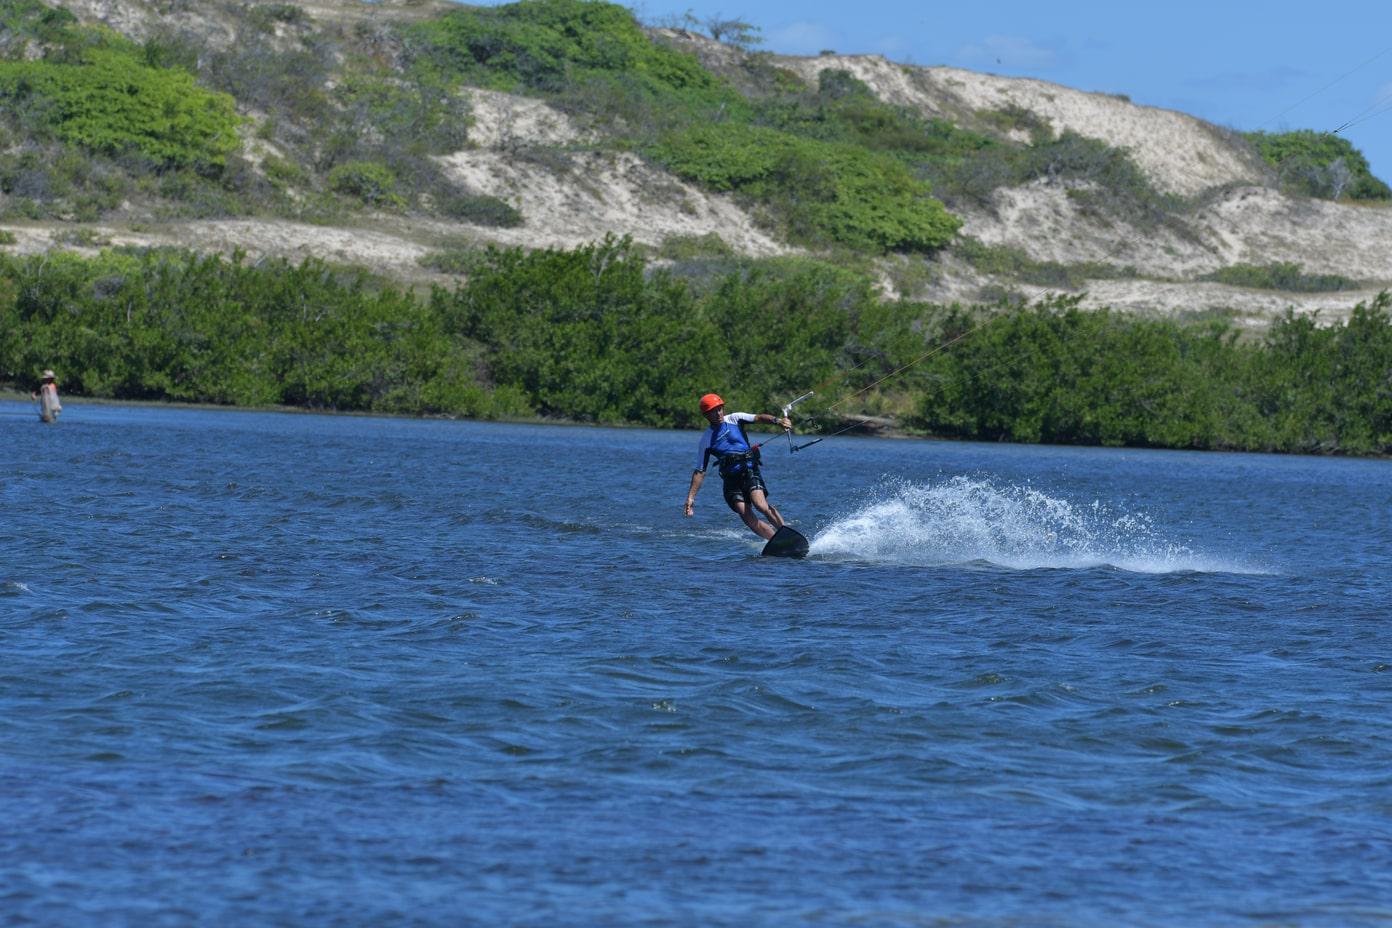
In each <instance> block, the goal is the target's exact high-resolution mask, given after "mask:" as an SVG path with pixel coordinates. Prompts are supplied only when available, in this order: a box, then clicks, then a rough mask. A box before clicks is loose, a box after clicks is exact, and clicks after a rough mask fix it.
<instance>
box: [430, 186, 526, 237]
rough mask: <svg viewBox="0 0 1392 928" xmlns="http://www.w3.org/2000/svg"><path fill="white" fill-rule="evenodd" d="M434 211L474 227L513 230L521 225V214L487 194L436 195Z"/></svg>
mask: <svg viewBox="0 0 1392 928" xmlns="http://www.w3.org/2000/svg"><path fill="white" fill-rule="evenodd" d="M434 200H435V211H436V212H438V213H439V214H440V215H442V216H448V217H449V218H451V219H458V220H459V221H461V222H467V223H471V224H473V225H476V226H492V227H495V228H507V229H510V228H515V227H516V226H520V225H522V222H523V219H522V214H521V213H520V212H518V210H517V209H516V208H515V207H513V206H512V205H511V204H508V203H505V202H504V201H502V200H500V199H498V198H497V197H493V196H488V195H487V194H474V193H460V192H458V191H446V192H444V193H440V194H436V195H435V196H434Z"/></svg>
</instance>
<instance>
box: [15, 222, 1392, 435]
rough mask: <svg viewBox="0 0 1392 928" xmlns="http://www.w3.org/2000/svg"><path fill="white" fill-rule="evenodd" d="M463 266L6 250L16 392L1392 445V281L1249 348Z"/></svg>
mask: <svg viewBox="0 0 1392 928" xmlns="http://www.w3.org/2000/svg"><path fill="white" fill-rule="evenodd" d="M469 265H470V266H469V267H468V268H467V276H466V277H465V279H464V280H463V282H461V283H459V284H458V285H457V286H455V287H454V288H453V289H446V288H443V287H438V286H437V287H435V288H433V289H432V290H431V292H430V293H429V294H428V295H417V294H415V293H413V292H412V291H410V290H408V289H405V288H403V287H402V286H400V285H398V284H396V283H393V282H391V281H386V280H383V279H380V278H374V277H372V276H370V275H368V274H367V273H365V272H363V271H360V270H354V269H345V268H338V267H334V266H331V265H328V264H325V263H323V262H321V261H317V260H308V261H305V262H303V263H301V264H298V265H295V264H291V263H288V262H285V261H260V262H257V263H255V264H249V263H247V262H246V261H245V260H244V258H243V256H242V255H239V254H234V255H232V256H230V257H222V256H216V255H212V256H209V255H198V254H193V253H188V252H182V251H175V250H136V249H109V250H107V251H104V252H100V253H99V254H98V255H96V256H95V257H81V256H78V255H76V254H71V253H49V254H45V255H34V256H28V257H16V256H8V255H0V333H2V334H3V338H0V384H5V385H9V386H12V387H14V388H15V389H17V390H18V391H20V394H21V395H22V396H27V390H28V389H29V388H30V387H31V386H32V381H33V379H34V378H35V377H36V375H37V373H38V372H39V371H40V370H42V369H44V368H48V367H51V368H54V369H55V370H58V371H59V375H60V384H61V389H62V391H63V394H64V396H65V397H88V398H92V399H111V400H136V401H155V402H180V403H202V404H209V405H213V406H233V407H241V408H263V409H264V408H277V407H282V408H291V409H304V410H308V411H326V412H328V411H336V412H366V413H386V414H401V415H411V416H450V417H458V418H472V419H485V420H487V419H492V420H506V421H543V422H573V423H576V424H596V425H610V426H618V425H637V426H655V427H678V428H692V427H698V426H699V425H700V422H699V416H698V415H697V414H696V411H695V408H694V400H693V398H694V397H696V396H699V395H700V394H701V393H702V392H707V391H709V390H711V389H719V390H720V391H721V393H722V395H725V396H726V397H727V398H729V400H730V402H731V404H732V405H735V406H739V407H741V408H765V407H769V406H771V405H776V404H777V403H778V402H781V401H786V400H787V399H791V398H792V397H794V396H797V395H800V394H801V393H804V392H806V391H807V390H810V389H815V390H817V392H818V395H817V396H816V397H814V398H813V400H810V401H808V402H807V403H805V404H804V405H803V407H801V408H800V410H799V411H800V412H802V413H803V415H802V417H800V419H799V423H800V426H801V430H802V431H803V432H806V433H818V432H823V433H824V432H828V431H833V430H835V429H839V428H843V427H845V426H847V425H851V424H852V423H853V422H855V421H857V420H861V419H863V418H864V417H869V418H870V419H871V420H873V421H874V422H877V423H883V422H885V421H891V422H893V423H895V428H896V429H897V430H901V431H903V432H904V433H906V434H908V435H915V436H922V437H933V438H948V439H969V440H983V441H1011V442H1024V443H1042V444H1074V445H1104V446H1129V447H1153V448H1178V449H1186V448H1187V449H1201V450H1234V451H1275V452H1292V453H1315V454H1350V455H1384V454H1387V453H1389V452H1392V297H1390V296H1389V295H1388V294H1387V293H1383V294H1381V295H1380V296H1379V297H1378V298H1377V299H1375V300H1373V301H1372V302H1371V303H1365V304H1359V305H1358V306H1357V307H1355V308H1354V309H1353V311H1352V312H1351V313H1350V315H1349V317H1348V319H1347V320H1346V321H1344V322H1338V323H1334V324H1331V325H1327V326H1322V325H1318V324H1317V321H1316V320H1314V319H1312V318H1310V317H1307V316H1296V315H1294V314H1287V315H1286V316H1285V317H1283V318H1281V319H1278V320H1277V321H1276V322H1275V323H1274V324H1273V325H1272V327H1271V328H1270V329H1269V330H1268V331H1267V332H1266V333H1265V334H1264V335H1262V336H1260V337H1253V336H1249V335H1244V334H1243V333H1241V332H1240V331H1239V330H1237V329H1235V328H1234V327H1232V326H1231V325H1230V324H1229V323H1227V322H1225V321H1222V320H1212V319H1208V320H1203V321H1182V320H1170V319H1149V318H1142V317H1137V316H1133V315H1128V314H1123V313H1117V312H1113V311H1110V310H1087V311H1084V310H1081V309H1080V308H1079V306H1078V303H1079V300H1078V298H1076V297H1069V298H1063V297H1055V298H1051V299H1046V300H1043V301H1040V302H1037V303H1035V304H1033V305H1030V306H1023V307H1020V306H1009V305H999V306H993V307H987V306H977V307H961V306H939V305H933V304H921V303H908V302H890V301H886V300H884V299H882V298H880V297H879V296H878V295H877V294H876V292H875V290H874V288H873V286H872V282H871V280H870V278H869V277H868V275H865V274H862V273H857V272H854V271H850V270H847V269H845V268H843V267H838V266H834V265H831V264H828V263H825V262H822V261H818V260H815V259H810V258H779V259H763V260H750V259H742V258H735V257H729V256H721V257H710V258H702V259H696V260H690V261H684V262H674V263H672V264H669V265H665V266H662V267H655V266H653V265H652V264H651V263H650V262H649V261H648V259H647V258H646V256H645V255H644V253H643V252H642V250H641V249H640V248H638V247H636V246H634V245H633V244H632V243H631V242H629V241H628V240H626V239H625V240H615V239H612V238H610V239H606V240H605V241H604V242H600V243H595V244H592V245H590V246H586V247H583V248H577V249H573V250H568V251H563V250H540V251H530V252H529V251H525V250H523V249H508V250H499V249H487V250H484V251H479V252H476V253H473V254H472V255H471V256H470V258H469ZM954 339H957V341H955V342H953V343H952V344H951V345H950V347H947V348H944V349H942V350H936V349H937V348H938V346H942V345H944V344H946V343H948V342H950V341H952V340H954ZM901 369H903V370H902V371H901ZM896 372H897V373H896ZM882 379H883V382H881V383H878V385H876V383H877V382H878V381H881V380H882Z"/></svg>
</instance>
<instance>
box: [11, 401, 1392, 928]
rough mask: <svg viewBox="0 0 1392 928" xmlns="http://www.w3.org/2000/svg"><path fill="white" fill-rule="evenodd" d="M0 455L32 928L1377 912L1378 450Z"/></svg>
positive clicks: (657, 438) (252, 444) (23, 881)
mask: <svg viewBox="0 0 1392 928" xmlns="http://www.w3.org/2000/svg"><path fill="white" fill-rule="evenodd" d="M0 431H3V433H4V442H3V449H4V451H3V454H4V456H5V459H4V467H3V471H0V474H3V476H0V495H2V496H0V498H2V499H3V504H4V518H3V520H0V540H2V541H3V545H0V550H3V552H4V554H3V562H2V563H0V925H62V926H113V925H139V926H160V925H233V924H235V925H316V926H317V925H325V926H333V925H431V926H434V925H440V926H459V925H480V926H484V925H487V926H493V925H520V926H532V925H534V926H552V925H562V926H569V925H576V926H579V925H691V926H802V925H830V926H842V925H867V926H924V925H931V926H954V925H964V926H1052V925H1057V926H1113V925H1157V926H1159V925H1164V926H1170V925H1173V926H1202V925H1253V926H1256V925H1262V926H1265V925H1309V926H1345V925H1386V924H1389V923H1392V728H1389V714H1390V713H1392V672H1390V671H1392V647H1389V643H1388V642H1389V625H1388V616H1389V612H1390V611H1392V609H1390V607H1389V603H1392V580H1389V574H1390V573H1392V572H1390V571H1389V555H1392V523H1389V517H1388V513H1389V508H1390V507H1392V464H1389V463H1388V462H1385V461H1367V460H1347V459H1326V458H1304V457H1275V456H1258V455H1225V454H1197V453H1177V452H1149V451H1131V450H1099V449H1073V448H1040V447H1021V446H995V445H978V444H955V443H939V442H914V441H888V440H871V439H852V438H838V439H835V440H832V441H828V442H825V443H823V444H820V445H817V446H815V447H814V448H811V449H808V450H807V451H805V452H803V453H800V454H797V455H789V454H788V453H787V448H786V445H784V446H782V447H780V446H779V445H778V444H777V443H774V444H770V445H769V446H768V449H767V463H766V467H765V476H766V478H767V480H768V482H769V484H770V486H771V488H772V497H773V499H774V501H775V502H776V503H777V504H779V505H780V507H781V508H782V510H783V513H784V515H785V516H786V517H787V518H788V519H789V520H790V521H791V522H792V523H793V524H794V525H795V526H797V527H799V528H800V529H801V530H802V531H803V532H804V533H805V534H806V535H807V536H808V537H809V538H810V539H811V540H812V553H811V556H810V557H809V558H808V559H807V560H805V561H800V562H799V561H788V560H781V559H765V558H760V557H758V556H757V555H758V550H759V546H758V542H757V539H755V538H754V536H753V535H752V534H750V533H748V532H747V531H746V530H744V529H743V527H742V526H740V525H739V523H738V522H737V520H736V519H735V518H734V517H733V516H732V515H731V514H730V513H729V512H728V511H727V510H726V509H725V507H724V504H723V502H722V501H721V499H720V493H719V486H718V482H717V481H715V480H712V481H709V482H708V483H707V485H706V487H705V489H704V490H703V491H702V493H701V495H700V496H699V498H698V500H697V508H696V515H695V517H694V518H691V519H687V518H684V517H683V516H682V514H681V503H682V500H683V498H684V496H685V492H686V488H687V483H688V479H689V476H690V470H691V461H692V459H693V457H694V455H695V448H696V442H697V433H695V432H685V433H678V432H654V431H640V430H610V429H583V428H568V427H538V426H518V425H489V424H476V423H462V422H445V421H417V420H404V419H383V418H365V417H327V416H311V415H290V414H270V413H246V412H220V411H200V410H180V409H158V408H139V407H106V406H100V405H91V404H80V403H73V402H69V403H68V404H67V406H66V409H65V412H64V414H63V419H62V421H61V422H60V423H59V424H57V425H54V426H43V425H40V424H39V423H38V422H37V421H36V418H35V417H34V415H33V413H32V410H30V409H29V408H28V407H27V406H26V405H23V404H19V403H8V404H0ZM780 441H781V439H780Z"/></svg>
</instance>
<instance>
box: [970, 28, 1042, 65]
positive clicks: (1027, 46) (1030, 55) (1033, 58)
mask: <svg viewBox="0 0 1392 928" xmlns="http://www.w3.org/2000/svg"><path fill="white" fill-rule="evenodd" d="M1059 57H1060V56H1059V53H1058V51H1057V50H1056V49H1053V48H1049V47H1048V46H1045V45H1040V44H1039V43H1037V42H1035V41H1034V40H1033V39H1027V38H1025V37H1023V36H1018V35H989V36H987V37H986V38H985V39H983V40H981V41H980V42H977V43H974V44H972V45H965V46H963V47H962V48H960V49H958V50H957V60H958V61H959V62H961V63H962V64H965V65H969V66H972V67H984V68H992V67H996V68H1010V69H1012V70H1029V71H1045V70H1048V69H1049V68H1052V67H1055V66H1056V65H1057V64H1058V63H1059Z"/></svg>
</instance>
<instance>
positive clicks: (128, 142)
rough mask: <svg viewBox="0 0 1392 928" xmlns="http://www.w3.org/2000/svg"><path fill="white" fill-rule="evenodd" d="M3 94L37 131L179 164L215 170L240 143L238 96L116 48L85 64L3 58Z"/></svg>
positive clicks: (0, 79)
mask: <svg viewBox="0 0 1392 928" xmlns="http://www.w3.org/2000/svg"><path fill="white" fill-rule="evenodd" d="M0 101H4V104H5V105H6V106H7V107H11V108H13V110H14V111H15V112H16V113H17V115H18V117H19V119H20V120H21V121H22V122H23V123H24V124H26V125H27V126H28V127H29V128H30V129H31V131H35V132H40V133H43V134H45V135H47V136H50V137H52V138H56V139H60V140H62V141H64V142H67V143H70V144H73V145H80V146H82V147H83V148H85V149H87V150H89V151H94V152H100V153H103V154H109V155H121V154H125V153H131V152H133V153H138V154H140V155H142V156H144V157H147V158H150V159H152V160H154V161H156V162H159V163H161V164H164V165H168V166H173V167H191V168H195V169H198V170H202V171H205V172H206V171H213V170H215V169H217V168H220V167H221V166H222V165H223V163H224V162H225V160H226V158H227V155H228V154H229V153H231V152H232V151H234V150H235V149H236V148H237V147H238V146H239V144H240V142H239V140H238V138H237V131H236V130H237V125H238V122H239V119H238V117H237V115H236V112H235V111H234V109H233V101H232V99H231V98H230V97H228V96H225V95H223V94H217V93H211V92H209V91H207V90H204V89H203V88H201V87H199V86H198V85H197V84H195V83H194V81H193V78H192V77H191V76H190V75H189V74H188V73H186V72H184V71H178V70H172V69H156V68H151V67H147V66H146V65H145V64H143V63H142V62H140V61H139V60H137V59H136V58H135V57H133V56H132V55H131V54H130V53H127V52H124V51H118V50H113V49H97V50H92V51H89V52H87V53H86V55H85V56H84V59H83V61H82V62H81V63H77V64H57V63H52V62H49V61H21V62H12V61H6V62H0Z"/></svg>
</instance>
